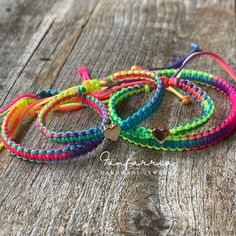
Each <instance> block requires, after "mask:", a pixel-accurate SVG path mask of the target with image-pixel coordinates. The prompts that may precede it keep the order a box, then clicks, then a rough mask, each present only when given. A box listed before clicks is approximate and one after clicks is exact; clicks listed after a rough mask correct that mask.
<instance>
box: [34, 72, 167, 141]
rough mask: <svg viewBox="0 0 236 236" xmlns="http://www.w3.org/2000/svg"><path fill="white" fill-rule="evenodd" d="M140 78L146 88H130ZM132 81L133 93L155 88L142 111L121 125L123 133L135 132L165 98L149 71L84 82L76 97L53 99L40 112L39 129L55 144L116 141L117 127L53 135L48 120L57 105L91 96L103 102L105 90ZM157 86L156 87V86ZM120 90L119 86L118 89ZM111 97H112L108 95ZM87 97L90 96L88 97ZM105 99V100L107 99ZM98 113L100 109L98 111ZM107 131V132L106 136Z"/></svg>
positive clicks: (161, 88)
mask: <svg viewBox="0 0 236 236" xmlns="http://www.w3.org/2000/svg"><path fill="white" fill-rule="evenodd" d="M137 78H140V79H141V80H142V83H146V86H143V85H141V84H140V85H135V86H130V85H131V84H132V83H131V82H132V80H134V81H133V82H135V84H138V83H137V80H136V79H137ZM126 80H129V83H128V84H129V87H130V88H133V92H139V90H140V89H141V90H149V85H148V84H151V85H152V86H154V87H155V88H156V89H155V92H154V95H153V96H152V98H151V99H150V101H149V102H148V103H147V104H146V105H145V106H144V107H142V108H141V109H139V110H138V111H137V112H136V113H134V114H133V115H132V116H130V117H128V118H127V119H126V120H124V121H123V122H122V129H124V130H131V129H134V128H135V127H136V126H137V125H138V124H140V123H141V122H142V121H144V120H146V119H147V118H148V117H149V116H150V115H151V114H152V113H154V112H155V111H156V110H157V109H158V107H159V105H160V104H161V101H162V99H163V96H164V91H165V90H164V87H163V82H162V80H161V78H160V77H159V76H158V75H156V74H155V73H152V72H150V71H145V70H127V71H120V72H117V73H115V74H113V75H110V76H108V77H106V78H105V79H104V80H101V81H100V80H85V81H84V82H83V84H82V86H79V87H78V93H77V94H76V93H73V94H65V93H62V94H60V95H58V96H56V97H55V98H54V99H52V100H51V101H50V102H49V103H48V104H47V105H45V107H44V108H43V109H42V110H41V111H40V113H39V116H38V120H37V127H38V128H39V129H40V130H41V131H42V132H43V133H44V134H45V135H46V136H47V137H49V138H51V140H52V141H54V142H63V143H64V142H78V141H88V140H90V139H91V138H93V137H104V135H105V136H106V137H107V138H109V139H111V140H116V139H117V138H118V136H119V133H120V127H118V126H117V125H116V124H111V125H107V124H106V123H105V122H102V125H101V126H100V127H99V128H97V129H95V128H92V129H89V130H82V131H75V132H70V131H68V132H66V133H63V132H54V131H50V130H49V129H48V128H47V126H46V120H47V118H48V117H49V115H51V114H52V112H53V111H54V110H55V108H56V107H57V106H58V105H61V104H62V103H65V102H67V101H70V100H71V99H78V100H80V99H81V98H82V97H83V96H84V95H85V94H92V95H93V96H96V97H98V98H100V99H101V98H104V96H105V95H104V91H103V93H99V92H101V91H100V90H102V88H103V87H105V86H107V85H109V84H110V85H112V84H114V83H115V82H116V81H119V82H121V81H123V82H124V81H126ZM139 82H140V81H139ZM153 84H154V85H153ZM118 87H119V86H118ZM129 93H130V91H129V90H127V91H126V93H125V94H124V96H128V95H129ZM109 94H110V93H109ZM86 96H87V95H86ZM105 97H106V96H105ZM97 109H100V108H99V107H97ZM103 130H104V132H103Z"/></svg>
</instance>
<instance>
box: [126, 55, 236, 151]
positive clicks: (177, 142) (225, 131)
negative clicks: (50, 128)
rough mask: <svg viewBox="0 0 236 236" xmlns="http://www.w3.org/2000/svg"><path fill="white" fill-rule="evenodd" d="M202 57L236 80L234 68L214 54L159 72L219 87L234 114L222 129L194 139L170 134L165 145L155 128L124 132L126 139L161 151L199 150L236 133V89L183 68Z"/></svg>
mask: <svg viewBox="0 0 236 236" xmlns="http://www.w3.org/2000/svg"><path fill="white" fill-rule="evenodd" d="M200 55H207V56H210V57H212V58H213V59H215V60H216V61H217V62H219V63H220V64H221V65H222V66H223V67H224V68H225V69H226V71H227V72H228V73H229V74H230V75H231V77H232V78H233V79H234V80H236V75H235V73H234V72H233V70H232V68H230V67H229V65H228V64H227V63H226V62H225V61H224V60H223V59H222V58H220V57H219V56H217V55H216V54H213V53H211V52H198V53H194V54H193V55H191V56H190V57H189V58H187V59H186V61H185V62H184V63H183V65H182V66H181V67H180V69H179V70H175V69H170V70H158V71H157V73H158V74H159V75H165V76H168V77H170V80H173V79H174V80H175V79H176V77H178V78H179V77H180V78H184V79H186V80H189V81H193V82H196V83H199V84H202V85H208V86H212V87H213V88H217V90H219V91H221V92H222V93H223V94H225V95H226V96H227V97H228V99H229V101H230V103H231V113H230V115H229V116H228V117H227V118H226V119H225V120H224V121H223V122H222V123H221V124H220V125H219V126H218V127H215V128H213V129H209V130H208V131H205V132H203V133H199V134H196V135H192V136H186V137H172V136H171V135H170V136H169V137H168V138H167V139H166V141H165V142H164V143H163V144H160V143H159V142H157V140H156V139H155V138H154V137H153V131H152V130H151V129H146V128H144V127H139V128H137V129H136V130H133V131H130V132H122V137H123V138H124V139H126V140H128V141H129V142H131V143H135V144H137V145H140V146H142V147H148V148H155V149H157V150H170V151H176V150H177V151H182V150H196V149H200V148H205V147H207V146H210V145H212V144H214V143H216V142H218V141H220V140H222V139H224V138H225V137H227V136H228V135H229V134H230V133H231V132H232V131H233V129H234V128H235V126H236V90H235V89H234V88H233V87H232V86H231V85H230V84H229V83H228V82H227V81H225V80H223V79H222V78H220V77H218V76H215V75H212V74H209V73H206V72H201V71H194V70H183V67H184V66H185V65H186V64H187V62H188V61H190V60H191V59H192V58H194V57H196V56H200ZM179 72H181V73H179Z"/></svg>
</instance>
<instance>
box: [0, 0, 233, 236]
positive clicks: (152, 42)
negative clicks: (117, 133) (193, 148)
mask: <svg viewBox="0 0 236 236" xmlns="http://www.w3.org/2000/svg"><path fill="white" fill-rule="evenodd" d="M1 4H2V5H1ZM7 4H8V2H7V1H3V0H1V1H0V6H4V7H0V9H1V10H0V13H1V12H3V11H4V10H3V9H6V8H7V7H8V5H7ZM9 4H10V5H11V4H12V6H13V7H12V8H11V9H12V10H11V13H9V14H8V13H4V14H3V16H2V15H1V17H0V19H1V20H0V22H1V24H0V30H2V32H3V33H2V34H1V36H0V42H1V47H0V55H1V56H0V59H1V64H0V84H1V86H0V92H1V96H0V97H1V98H0V104H2V105H5V104H7V103H8V102H9V101H10V100H11V99H12V98H13V97H15V96H16V95H18V94H21V93H23V92H36V91H37V89H38V88H51V87H52V88H58V89H64V88H67V87H69V86H71V85H74V84H77V83H78V80H79V78H78V77H77V75H76V72H75V70H76V68H77V66H79V65H85V66H88V67H89V68H90V70H91V77H92V78H101V77H103V76H105V75H107V74H109V73H111V72H114V71H117V70H122V69H126V68H130V67H131V66H132V65H133V64H139V65H142V66H143V67H150V66H157V65H159V66H162V65H165V64H166V63H168V62H169V61H170V60H171V59H172V58H173V57H178V56H180V55H182V54H183V53H184V52H186V51H187V50H188V49H189V45H190V43H191V42H192V41H195V42H198V43H200V45H202V46H203V47H204V48H206V49H209V50H212V51H214V52H217V53H219V54H221V55H222V56H223V57H225V59H226V60H228V61H229V62H230V63H231V64H232V65H233V66H234V68H235V69H236V49H235V35H236V34H235V5H234V1H233V0H232V1H220V0H218V1H203V0H201V1H200V0H199V1H190V0H185V1H179V0H171V1H164V0H158V1H154V0H151V1H145V0H140V1H134V0H132V1H126V0H122V1H118V0H117V1H115V0H114V1H109V0H101V1H79V3H78V1H75V0H70V1H66V0H58V1H56V2H55V1H47V2H45V1H44V2H40V1H38V2H32V1H26V0H24V1H21V4H18V3H17V2H16V1H13V0H12V1H11V2H9ZM4 22H9V23H8V27H9V28H6V27H4V24H5V23H4ZM15 24H17V25H16V26H15ZM192 66H193V67H194V68H198V69H201V70H206V71H214V72H215V73H217V74H220V75H222V76H224V77H225V78H228V77H227V76H226V75H225V73H223V72H222V70H221V69H220V68H219V67H218V66H215V65H214V63H213V62H212V61H210V60H206V59H202V60H198V61H197V62H195V63H193V65H192ZM207 91H208V93H209V94H210V95H211V97H212V98H213V100H214V102H215V103H216V114H215V115H214V117H213V120H212V121H211V122H210V124H209V126H213V125H214V124H215V123H217V122H219V121H220V120H221V119H223V117H224V116H225V115H226V114H222V113H227V111H228V110H229V106H227V101H226V99H224V98H223V97H220V96H219V95H218V93H217V92H215V91H213V90H212V89H207ZM143 98H144V97H141V96H139V97H136V98H132V99H130V100H129V102H128V103H127V104H124V106H123V107H122V109H121V112H123V113H124V114H125V115H127V114H128V113H130V112H132V111H134V110H135V109H136V108H137V104H139V105H140V106H141V105H143V104H144V103H145V101H144V100H143ZM147 98H148V96H145V99H147ZM195 105H196V104H195ZM193 114H194V115H195V116H199V115H200V114H201V111H200V109H199V107H198V106H197V105H196V106H190V107H183V106H181V104H180V103H179V101H177V99H176V98H175V97H173V96H172V95H169V94H168V96H166V99H165V102H164V104H163V105H162V106H161V109H160V110H159V112H158V114H157V115H155V116H154V117H153V118H152V119H150V120H149V121H148V122H145V123H144V124H145V125H146V126H148V127H152V126H154V125H155V124H156V123H157V121H158V123H161V124H168V125H170V126H172V125H174V124H181V123H183V122H184V121H187V120H190V119H192V116H193ZM97 124H99V118H97V119H96V120H95V119H94V113H93V112H92V111H89V110H83V112H72V113H69V114H58V113H57V114H55V115H53V119H51V120H50V122H49V126H50V128H52V129H56V130H63V131H65V130H75V129H81V128H87V127H91V126H94V125H97ZM20 140H21V142H22V143H24V144H28V145H32V146H34V147H36V146H40V147H51V144H49V143H48V140H47V139H45V138H44V137H43V136H42V135H41V134H40V133H39V132H38V131H37V130H36V129H35V128H34V126H33V125H31V126H30V127H28V132H27V134H26V135H25V137H24V138H21V139H20ZM234 140H235V134H234V135H232V136H231V137H230V138H229V139H227V140H225V141H223V142H221V143H219V144H217V145H215V146H213V147H211V148H208V149H205V150H201V151H197V152H183V153H182V152H181V153H176V152H174V153H167V152H156V151H152V150H144V149H142V148H139V147H136V146H134V145H131V144H129V143H127V142H125V141H123V140H121V139H120V140H119V141H117V142H115V143H111V142H109V141H105V142H104V144H103V145H102V146H101V147H99V148H98V149H97V150H96V151H95V152H93V153H91V154H89V155H88V156H86V157H84V158H81V159H79V160H74V161H70V162H66V163H58V164H44V165H43V164H40V165H35V164H29V163H25V162H22V161H19V160H15V159H11V158H10V154H9V153H8V152H7V151H6V150H5V151H2V152H1V153H0V181H1V185H0V213H1V214H0V229H1V232H0V235H178V234H180V235H234V234H235V225H236V222H235V217H233V216H235V215H236V212H235V211H236V210H235V204H236V200H235V197H234V196H235V177H236V176H235V167H236V161H235V152H234V150H235V147H236V143H235V141H234ZM104 151H108V152H109V153H110V157H111V159H112V161H113V162H125V161H126V160H127V159H130V161H137V162H140V161H142V160H146V161H149V160H153V161H155V162H157V163H159V166H157V167H153V166H149V167H140V168H137V167H136V168H132V167H130V169H129V171H125V170H124V169H123V168H122V167H119V166H117V167H109V166H104V162H102V161H101V160H100V158H99V157H100V155H101V154H102V153H103V152H104Z"/></svg>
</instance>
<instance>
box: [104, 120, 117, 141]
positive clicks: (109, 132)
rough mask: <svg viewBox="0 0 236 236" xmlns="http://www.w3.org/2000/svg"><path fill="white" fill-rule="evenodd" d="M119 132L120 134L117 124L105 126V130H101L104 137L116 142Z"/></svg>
mask: <svg viewBox="0 0 236 236" xmlns="http://www.w3.org/2000/svg"><path fill="white" fill-rule="evenodd" d="M120 132H121V128H120V126H119V125H118V124H117V123H113V124H111V125H107V126H105V129H104V130H103V133H104V135H105V136H106V137H107V138H108V139H110V140H112V141H116V140H117V139H118V137H119V135H120Z"/></svg>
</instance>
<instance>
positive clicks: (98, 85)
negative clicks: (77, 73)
mask: <svg viewBox="0 0 236 236" xmlns="http://www.w3.org/2000/svg"><path fill="white" fill-rule="evenodd" d="M105 86H106V83H105V82H104V81H102V80H96V79H94V80H85V81H83V83H82V85H81V86H78V92H79V93H80V94H81V95H82V94H84V93H94V92H100V91H102V89H103V88H104V87H105Z"/></svg>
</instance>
